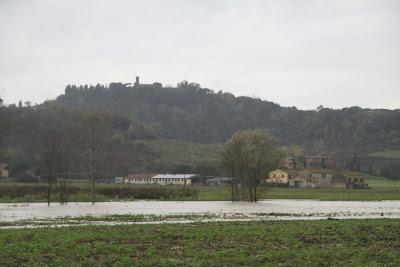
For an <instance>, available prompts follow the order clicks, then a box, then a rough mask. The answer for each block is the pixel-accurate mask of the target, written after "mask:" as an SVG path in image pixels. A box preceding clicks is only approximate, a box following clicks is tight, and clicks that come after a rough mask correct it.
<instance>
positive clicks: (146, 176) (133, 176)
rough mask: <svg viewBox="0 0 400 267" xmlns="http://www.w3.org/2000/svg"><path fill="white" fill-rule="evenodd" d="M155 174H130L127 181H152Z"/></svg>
mask: <svg viewBox="0 0 400 267" xmlns="http://www.w3.org/2000/svg"><path fill="white" fill-rule="evenodd" d="M154 175H155V174H154V173H131V174H128V175H127V176H126V177H125V178H126V179H150V178H152V177H153V176H154Z"/></svg>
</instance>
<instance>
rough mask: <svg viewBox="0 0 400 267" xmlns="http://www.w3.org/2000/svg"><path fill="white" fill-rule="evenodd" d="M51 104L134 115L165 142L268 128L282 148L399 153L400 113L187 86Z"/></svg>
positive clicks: (97, 93) (211, 139)
mask: <svg viewBox="0 0 400 267" xmlns="http://www.w3.org/2000/svg"><path fill="white" fill-rule="evenodd" d="M52 105H61V106H64V107H67V108H69V109H83V110H85V109H90V108H93V107H97V108H100V107H101V108H102V109H104V110H107V111H110V112H112V113H116V114H132V115H134V116H135V117H136V118H137V119H138V120H139V121H141V122H143V123H147V124H149V125H152V126H154V128H156V129H158V130H159V132H158V134H159V136H160V137H162V138H168V139H174V140H186V141H191V142H197V143H221V142H224V141H226V140H227V139H228V138H229V137H230V136H231V135H232V134H233V133H234V132H235V131H238V130H243V129H254V128H267V129H270V130H271V131H272V132H273V134H274V135H276V136H277V137H278V138H279V140H280V141H281V143H282V144H283V145H294V144H297V145H301V146H303V147H308V148H310V149H311V148H312V149H315V150H319V151H321V150H331V151H332V150H337V149H339V148H345V149H348V150H356V151H376V150H379V149H384V148H400V110H382V109H380V110H371V109H362V108H359V107H350V108H344V109H340V110H334V109H329V108H319V109H318V110H308V111H303V110H298V109H297V108H295V107H282V106H279V105H277V104H275V103H272V102H269V101H264V100H261V99H257V98H251V97H243V96H240V97H235V96H234V95H232V94H230V93H226V92H222V91H218V92H214V91H212V90H210V89H207V88H201V87H200V85H198V84H194V83H188V82H182V83H180V84H178V86H177V87H162V86H161V84H159V83H156V84H154V85H141V84H139V83H137V84H135V85H134V86H131V85H130V84H122V83H111V84H110V85H109V86H108V87H105V86H100V85H97V86H88V85H85V86H74V85H68V86H67V87H66V90H65V94H64V95H61V96H59V97H58V98H57V99H56V100H54V101H49V102H47V103H45V106H52Z"/></svg>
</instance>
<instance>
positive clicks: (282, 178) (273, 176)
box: [266, 170, 290, 184]
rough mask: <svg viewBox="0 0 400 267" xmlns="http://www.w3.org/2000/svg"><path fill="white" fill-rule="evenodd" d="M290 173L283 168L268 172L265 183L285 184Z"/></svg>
mask: <svg viewBox="0 0 400 267" xmlns="http://www.w3.org/2000/svg"><path fill="white" fill-rule="evenodd" d="M289 178H290V174H289V172H288V171H285V170H275V171H272V172H270V173H269V176H268V179H267V180H266V182H267V183H271V184H287V183H289Z"/></svg>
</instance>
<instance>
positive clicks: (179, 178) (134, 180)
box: [124, 173, 195, 185]
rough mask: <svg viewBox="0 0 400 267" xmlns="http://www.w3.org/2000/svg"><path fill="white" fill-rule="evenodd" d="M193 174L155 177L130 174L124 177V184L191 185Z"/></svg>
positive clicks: (159, 175) (167, 174) (158, 175)
mask: <svg viewBox="0 0 400 267" xmlns="http://www.w3.org/2000/svg"><path fill="white" fill-rule="evenodd" d="M194 176H195V175H194V174H169V173H166V174H157V175H148V174H147V175H146V174H130V175H128V176H127V177H125V180H124V183H126V184H160V185H168V184H180V185H184V184H186V185H189V184H191V183H192V178H193V177H194Z"/></svg>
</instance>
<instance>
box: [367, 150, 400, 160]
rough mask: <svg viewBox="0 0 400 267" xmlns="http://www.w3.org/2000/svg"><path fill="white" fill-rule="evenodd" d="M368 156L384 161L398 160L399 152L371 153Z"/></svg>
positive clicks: (399, 157)
mask: <svg viewBox="0 0 400 267" xmlns="http://www.w3.org/2000/svg"><path fill="white" fill-rule="evenodd" d="M369 156H370V157H376V158H386V159H400V150H383V151H378V152H374V153H371V154H370V155H369Z"/></svg>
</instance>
